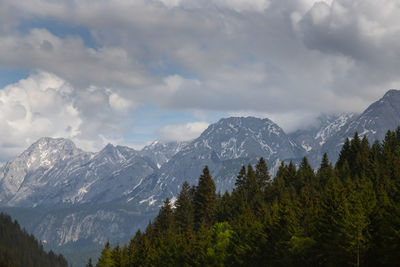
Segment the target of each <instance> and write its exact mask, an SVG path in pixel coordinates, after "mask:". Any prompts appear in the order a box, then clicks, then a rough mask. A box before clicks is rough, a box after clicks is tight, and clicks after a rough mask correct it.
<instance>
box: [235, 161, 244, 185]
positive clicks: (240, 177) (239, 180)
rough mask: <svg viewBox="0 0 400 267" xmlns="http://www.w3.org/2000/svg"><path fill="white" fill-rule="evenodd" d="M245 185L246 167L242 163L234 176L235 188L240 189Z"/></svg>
mask: <svg viewBox="0 0 400 267" xmlns="http://www.w3.org/2000/svg"><path fill="white" fill-rule="evenodd" d="M245 186H246V167H245V166H244V165H243V166H242V168H241V169H240V172H239V174H238V176H237V177H236V182H235V187H236V188H235V190H237V191H241V190H242V189H243V188H245Z"/></svg>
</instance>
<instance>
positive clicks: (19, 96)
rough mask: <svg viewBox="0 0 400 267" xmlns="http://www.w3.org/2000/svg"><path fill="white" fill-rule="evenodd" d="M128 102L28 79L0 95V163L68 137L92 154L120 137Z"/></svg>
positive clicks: (44, 76)
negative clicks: (36, 144) (44, 140)
mask: <svg viewBox="0 0 400 267" xmlns="http://www.w3.org/2000/svg"><path fill="white" fill-rule="evenodd" d="M121 103H122V104H121ZM127 103H128V101H126V100H124V99H122V98H121V97H120V96H119V95H118V93H117V92H113V91H111V90H110V89H102V88H96V87H90V88H87V89H85V90H76V88H74V87H72V86H71V84H69V83H68V82H66V81H65V80H63V79H62V78H60V77H58V76H56V75H54V74H51V73H48V72H39V73H37V74H32V75H30V76H29V77H27V78H26V79H22V80H20V81H19V82H18V83H15V84H11V85H8V86H6V87H5V88H3V89H2V90H0V151H1V153H0V161H3V160H6V159H9V158H10V157H12V156H15V155H16V154H17V153H20V152H21V151H23V150H24V149H26V147H28V146H29V145H30V144H31V143H33V142H34V141H36V140H37V139H39V138H40V137H43V136H51V137H65V138H71V139H73V140H74V141H77V143H78V145H80V146H81V147H83V148H86V149H89V150H97V149H99V148H101V147H102V146H103V145H104V141H105V140H110V139H112V137H113V136H115V138H117V136H118V135H121V134H122V133H123V131H121V129H123V128H124V127H126V126H125V124H126V123H127V118H124V116H125V115H124V114H125V113H124V110H125V109H126V108H128V104H127ZM121 107H122V108H123V110H121ZM115 117H118V118H119V120H116V119H115ZM106 137H107V138H108V139H107V138H106Z"/></svg>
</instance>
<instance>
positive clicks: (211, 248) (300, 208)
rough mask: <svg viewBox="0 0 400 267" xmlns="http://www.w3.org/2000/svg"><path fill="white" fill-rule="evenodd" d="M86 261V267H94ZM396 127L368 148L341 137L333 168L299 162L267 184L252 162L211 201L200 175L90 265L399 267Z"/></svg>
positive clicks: (399, 135)
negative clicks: (126, 240) (130, 235)
mask: <svg viewBox="0 0 400 267" xmlns="http://www.w3.org/2000/svg"><path fill="white" fill-rule="evenodd" d="M93 264H94V263H92V260H91V259H90V260H89V262H88V263H87V266H93ZM399 265H400V127H399V128H398V129H397V130H396V131H388V132H387V134H386V137H385V139H384V140H383V141H382V142H381V143H379V142H375V143H373V144H372V145H370V144H369V142H368V140H367V138H366V137H364V138H362V139H361V138H360V137H359V135H358V134H357V133H356V134H355V135H354V137H353V138H352V139H346V141H345V142H344V145H343V147H342V149H341V152H340V155H339V158H338V160H337V161H336V164H335V165H334V166H333V164H332V163H331V162H329V160H328V157H327V154H324V155H323V158H322V161H321V164H320V167H319V168H318V170H314V169H313V168H312V167H311V166H310V165H309V163H308V161H307V158H303V160H302V162H301V164H300V165H299V166H298V167H296V166H295V164H293V162H289V163H288V164H285V163H283V162H282V164H281V165H280V167H279V170H278V171H277V173H276V176H275V178H274V179H271V177H270V175H269V172H268V168H267V164H266V162H265V160H264V159H263V158H260V160H259V161H258V163H257V164H256V165H255V166H252V165H248V166H247V167H246V166H243V167H242V168H241V170H240V172H239V174H238V176H237V179H236V183H235V188H234V189H233V191H232V192H231V193H229V192H225V193H224V194H220V193H218V194H217V193H216V189H215V184H214V182H213V180H212V178H211V176H210V172H209V170H208V168H207V167H205V168H204V170H203V174H202V175H201V176H200V178H199V182H198V185H197V186H190V185H189V184H188V183H184V184H183V185H182V189H181V192H180V194H179V196H178V198H177V200H176V202H175V203H174V205H172V204H171V202H170V200H169V199H166V200H165V201H164V204H163V205H162V207H161V209H160V211H159V213H158V215H157V217H156V218H155V219H154V221H153V222H151V223H149V225H148V226H147V228H146V229H145V231H143V232H142V231H140V230H139V231H137V233H136V235H135V236H134V237H133V238H132V239H131V240H130V242H129V244H126V245H124V246H122V247H121V246H119V245H116V246H114V247H111V246H110V244H109V243H107V244H106V245H105V247H104V249H103V251H102V253H101V255H100V257H99V259H98V261H97V264H96V266H98V267H104V266H107V267H110V266H112V267H117V266H118V267H119V266H174V267H178V266H399Z"/></svg>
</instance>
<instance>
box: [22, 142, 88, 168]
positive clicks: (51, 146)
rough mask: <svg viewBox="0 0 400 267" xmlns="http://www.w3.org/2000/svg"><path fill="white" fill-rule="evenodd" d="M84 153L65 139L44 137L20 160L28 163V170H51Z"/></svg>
mask: <svg viewBox="0 0 400 267" xmlns="http://www.w3.org/2000/svg"><path fill="white" fill-rule="evenodd" d="M80 153H82V150H80V149H78V148H77V147H76V146H75V144H74V143H73V142H72V141H71V140H69V139H65V138H51V137H43V138H40V139H39V140H38V141H36V142H35V143H33V144H32V145H31V146H30V147H29V148H28V149H27V150H26V151H25V152H24V153H23V154H22V155H21V156H19V158H22V159H24V160H25V162H26V168H27V169H28V170H36V169H38V168H40V167H44V168H51V167H52V166H53V165H54V164H55V163H56V162H58V161H60V160H65V159H67V158H71V157H73V156H75V155H78V154H80Z"/></svg>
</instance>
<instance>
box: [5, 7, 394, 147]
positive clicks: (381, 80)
mask: <svg viewBox="0 0 400 267" xmlns="http://www.w3.org/2000/svg"><path fill="white" fill-rule="evenodd" d="M399 18H400V7H399V5H398V1H397V0H384V1H380V2H377V1H373V0H352V1H348V0H325V1H314V0H269V1H267V0H254V1H244V0H233V1H226V0H212V1H195V0H152V1H147V0H146V1H144V0H135V1H127V0H117V1H91V0H82V1H67V0H65V1H57V2H54V1H43V0H32V1H11V0H5V1H1V3H0V33H1V35H0V62H1V63H0V67H7V68H16V69H18V68H20V69H28V70H33V71H35V70H44V71H48V72H51V73H54V74H55V75H57V77H61V78H60V79H62V80H63V81H68V84H69V87H71V88H72V89H71V90H72V92H73V93H71V94H67V95H68V97H70V98H71V99H73V100H70V103H71V105H72V108H73V109H74V110H76V112H78V115H76V116H77V117H78V118H79V119H80V126H79V127H78V126H76V127H75V128H76V130H75V131H76V132H77V133H79V135H80V136H82V140H83V139H84V140H89V138H91V137H93V136H95V135H96V133H95V132H96V131H98V129H101V131H104V136H106V138H110V135H115V137H111V138H120V135H123V134H122V133H124V132H126V131H127V130H126V127H127V126H126V125H128V124H129V118H126V114H127V112H130V111H132V109H133V108H135V107H136V106H137V105H140V104H148V105H155V106H157V107H159V108H162V109H165V110H178V111H179V110H192V111H193V110H196V112H202V111H203V112H204V111H206V112H213V111H214V112H215V111H217V112H226V113H229V114H230V113H232V112H238V111H239V112H240V111H243V110H244V111H246V112H254V113H257V114H267V115H268V116H271V117H273V118H277V120H278V121H277V122H278V123H280V124H282V125H286V126H284V128H285V129H294V128H296V127H299V125H303V123H299V122H305V121H307V120H308V119H309V118H311V117H312V116H314V115H310V114H315V116H317V115H318V114H319V113H321V112H323V113H331V112H335V113H336V112H346V111H350V112H360V111H361V110H362V109H364V108H365V107H366V106H367V105H368V104H369V103H371V102H372V101H373V100H376V99H378V98H379V97H380V96H382V95H383V93H384V92H385V91H386V90H388V89H390V88H400V78H399V75H398V69H399V68H400V52H399V51H400V47H399V46H400V43H399V42H398V40H399V38H400V27H399V25H400V23H399ZM46 19H47V20H53V21H56V22H58V23H60V24H62V25H72V26H73V27H72V28H74V27H75V28H83V29H85V30H87V32H88V33H89V34H90V37H91V38H92V39H93V40H94V43H95V47H88V46H87V44H85V42H84V37H82V36H81V35H80V33H79V32H76V33H74V32H71V33H70V34H67V35H65V34H64V35H62V34H61V35H60V34H57V29H55V30H54V29H51V27H47V28H46V25H45V24H44V25H43V24H39V26H38V25H37V24H35V23H34V22H35V21H37V20H39V21H40V20H46ZM29 22H33V25H35V26H32V27H31V28H29V27H28V29H27V30H25V31H21V29H20V28H19V27H20V25H21V24H24V25H27V24H28V25H29ZM40 25H41V26H40ZM106 88H108V89H106ZM107 90H111V91H107ZM103 106H106V107H107V108H108V109H109V110H110V112H102V111H103V109H102V107H103ZM15 110H18V112H16V113H15V116H17V115H18V116H22V115H21V114H24V113H23V112H24V111H23V109H22V108H19V109H18V108H17V107H15ZM124 114H125V115H124ZM10 116H11V115H10ZM112 116H117V117H118V118H121V120H122V121H124V123H123V124H122V126H121V125H120V124H119V123H117V122H113V120H112V119H111V117H112ZM50 121H51V120H50ZM114 121H115V118H114ZM42 123H43V125H46V124H45V121H43V122H42ZM37 125H40V124H37ZM83 125H85V126H83ZM86 126H87V127H86ZM38 127H39V126H38ZM39 128H40V127H39ZM75 128H74V127H72V126H71V131H72V129H75ZM163 130H165V129H163ZM162 132H163V131H160V133H162ZM165 136H168V134H165ZM170 136H173V134H172V133H171V135H170ZM174 138H175V139H176V138H179V135H175V137H174ZM174 138H172V139H174ZM93 146H94V145H93Z"/></svg>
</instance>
